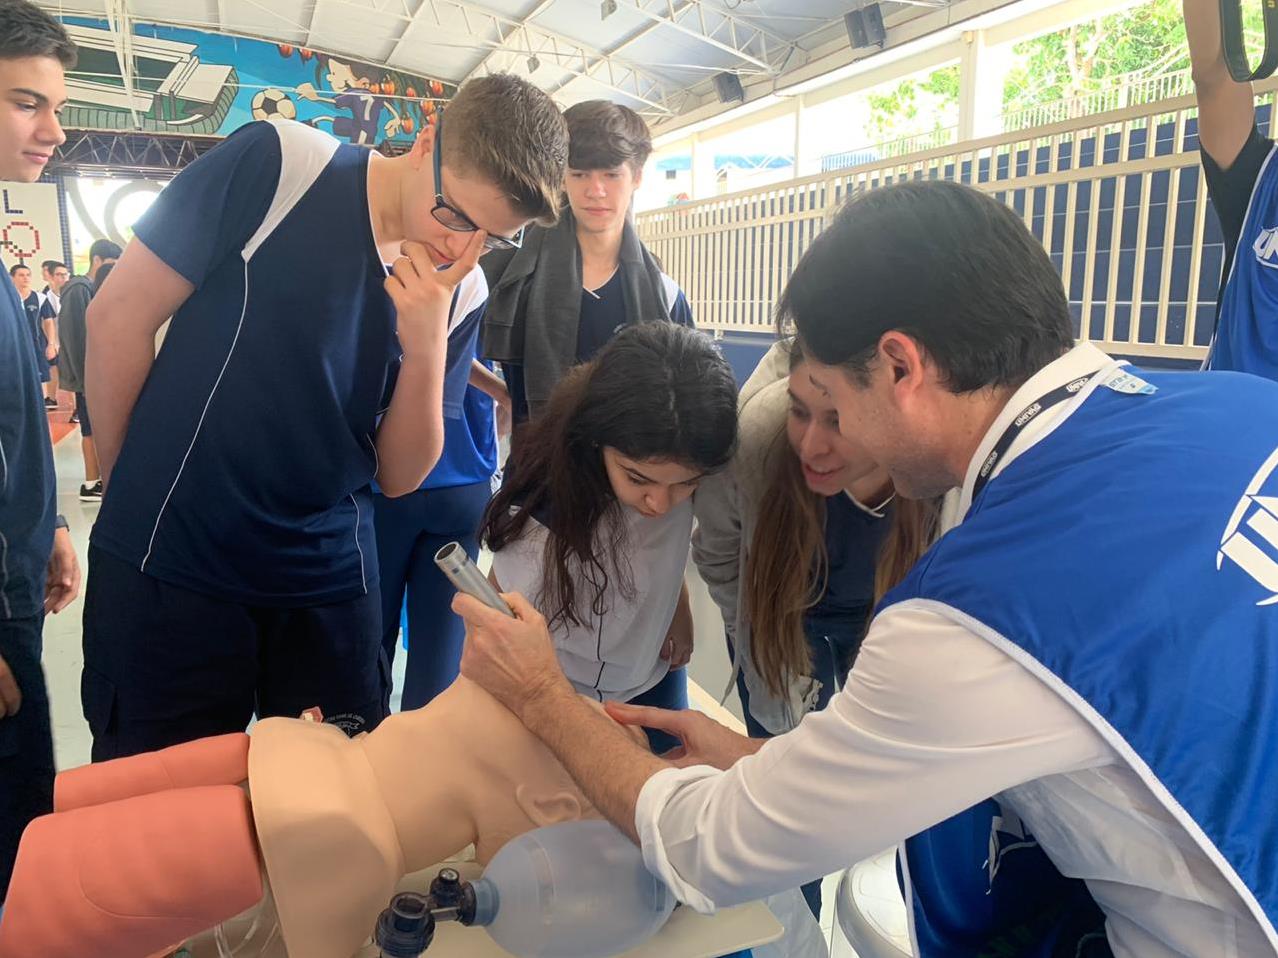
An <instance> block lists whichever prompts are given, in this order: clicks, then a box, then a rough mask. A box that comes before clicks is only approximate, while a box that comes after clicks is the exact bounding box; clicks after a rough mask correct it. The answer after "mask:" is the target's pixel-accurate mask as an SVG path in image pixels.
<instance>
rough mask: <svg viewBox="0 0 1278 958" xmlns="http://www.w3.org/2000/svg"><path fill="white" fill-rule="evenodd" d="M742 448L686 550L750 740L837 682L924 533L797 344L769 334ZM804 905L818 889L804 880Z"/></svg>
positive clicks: (928, 533) (919, 515)
mask: <svg viewBox="0 0 1278 958" xmlns="http://www.w3.org/2000/svg"><path fill="white" fill-rule="evenodd" d="M738 414H739V426H738V431H739V439H740V445H739V448H738V451H737V455H736V457H735V458H734V459H733V461H732V464H731V465H730V466H729V468H728V469H726V470H725V471H723V472H722V473H719V474H718V475H715V476H712V477H709V478H707V479H706V480H705V481H704V482H703V483H702V485H701V487H700V488H699V489H698V491H697V494H696V498H695V512H696V517H697V530H696V532H695V533H694V535H693V559H694V561H695V562H696V564H697V568H698V570H699V571H700V573H701V576H702V578H703V579H704V580H705V582H706V584H707V586H708V587H709V589H710V594H711V596H712V597H713V598H714V600H715V602H716V604H717V605H718V606H719V609H720V611H721V612H722V614H723V619H724V623H725V625H726V628H727V632H728V642H729V645H730V647H731V650H732V654H733V661H734V672H733V674H734V677H735V680H736V685H737V689H738V692H739V694H740V696H741V701H742V706H743V709H744V712H745V720H746V725H747V727H748V730H749V732H750V735H751V736H752V737H770V736H773V735H779V734H781V733H783V732H787V731H789V730H790V729H792V728H794V727H795V726H796V725H797V724H798V723H799V721H800V720H801V719H802V718H803V716H804V715H805V714H807V713H808V712H809V711H814V710H817V709H820V708H824V707H825V704H826V703H827V702H828V701H829V700H830V697H831V695H833V693H834V692H835V691H836V690H837V689H838V688H839V687H841V686H842V684H843V680H844V679H845V678H846V676H847V673H848V671H849V669H851V667H852V662H853V660H854V659H855V657H856V653H857V650H858V649H859V648H860V645H861V639H862V638H863V637H864V635H865V629H866V625H867V623H868V622H869V618H870V614H871V612H872V610H873V608H874V604H875V602H877V600H878V599H879V598H881V597H882V595H883V594H884V592H886V591H887V590H888V589H889V588H891V587H892V586H893V585H895V584H896V582H897V581H899V580H900V579H901V578H902V577H903V576H904V575H905V573H906V572H907V571H908V570H909V568H910V567H911V566H912V565H913V564H914V562H915V561H916V560H917V559H918V557H919V556H920V555H922V553H923V552H924V550H925V549H926V548H927V546H928V545H930V544H931V542H932V540H933V539H934V538H935V536H936V530H937V527H938V522H939V508H938V504H937V503H931V502H923V503H919V502H912V501H908V500H904V499H901V500H898V499H896V497H895V494H894V491H893V488H892V483H891V480H890V479H889V477H888V475H887V472H886V470H884V469H882V468H881V467H880V466H879V465H878V464H877V463H875V462H874V461H873V460H871V459H870V458H869V456H868V455H866V453H865V452H864V450H862V449H861V448H859V447H858V446H857V445H856V443H855V442H853V441H851V440H849V439H848V438H847V437H846V436H843V435H842V434H841V433H840V432H839V423H838V415H837V413H836V412H835V410H834V405H833V403H832V402H831V401H830V399H829V398H828V397H827V396H825V395H824V394H823V393H822V392H821V391H820V390H819V389H817V388H816V387H815V386H813V384H812V382H811V380H810V378H809V377H808V375H807V372H806V369H805V366H804V362H803V357H802V355H801V353H800V352H799V350H798V347H797V346H796V345H795V344H793V343H792V342H790V341H784V342H780V343H777V344H776V345H775V346H774V347H773V348H772V349H771V350H770V351H769V352H768V354H767V355H766V356H764V358H763V360H762V361H761V362H760V363H759V365H758V367H757V368H756V369H755V371H754V374H753V375H752V376H751V377H750V379H749V380H747V382H746V384H745V386H744V387H743V388H742V390H741V394H740V398H739V400H738ZM804 895H805V897H806V898H807V899H808V903H809V905H810V906H811V907H812V909H813V912H814V913H819V910H820V897H819V895H820V885H819V883H813V885H811V886H807V887H805V888H804Z"/></svg>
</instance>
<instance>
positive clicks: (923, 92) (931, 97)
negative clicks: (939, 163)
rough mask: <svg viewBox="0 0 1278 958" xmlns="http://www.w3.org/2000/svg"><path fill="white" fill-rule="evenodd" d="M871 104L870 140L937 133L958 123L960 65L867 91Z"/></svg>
mask: <svg viewBox="0 0 1278 958" xmlns="http://www.w3.org/2000/svg"><path fill="white" fill-rule="evenodd" d="M866 102H867V104H868V105H869V107H870V122H869V125H868V127H867V129H866V135H867V137H868V140H867V142H870V143H885V142H888V141H891V140H899V139H903V138H905V137H907V136H918V135H920V134H924V133H933V132H935V131H937V130H943V129H945V128H946V127H949V126H954V125H955V124H957V123H958V102H959V68H958V64H954V65H953V66H948V67H941V68H940V69H939V70H933V71H932V72H931V73H929V74H928V75H927V76H925V77H923V78H921V79H919V78H915V77H911V78H910V79H906V80H901V81H899V82H898V83H895V84H893V85H891V86H889V87H887V88H886V89H883V88H880V89H879V90H877V91H870V92H869V93H867V94H866Z"/></svg>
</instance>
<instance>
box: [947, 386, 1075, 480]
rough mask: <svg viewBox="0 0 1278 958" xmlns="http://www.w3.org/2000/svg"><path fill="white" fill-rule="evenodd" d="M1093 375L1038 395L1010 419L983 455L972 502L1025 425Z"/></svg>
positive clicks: (1064, 398) (1058, 403) (1070, 395)
mask: <svg viewBox="0 0 1278 958" xmlns="http://www.w3.org/2000/svg"><path fill="white" fill-rule="evenodd" d="M1095 375H1096V373H1088V374H1087V375H1086V376H1082V377H1080V378H1078V379H1075V380H1073V381H1072V382H1068V383H1066V384H1065V385H1064V386H1057V387H1056V388H1055V389H1053V390H1052V391H1051V392H1049V393H1048V394H1047V395H1045V396H1040V397H1039V398H1038V399H1036V400H1034V401H1033V402H1032V403H1030V404H1029V405H1028V406H1026V407H1025V408H1024V409H1023V410H1021V414H1020V415H1019V416H1017V417H1016V418H1015V419H1013V420H1012V424H1011V425H1010V426H1008V427H1007V430H1006V431H1005V432H1004V433H1003V435H1001V436H999V439H998V442H996V443H994V448H993V450H991V451H990V454H989V455H988V456H986V457H985V462H983V463H981V471H980V472H979V473H977V475H976V483H975V484H974V485H973V486H972V501H973V502H975V501H976V497H977V496H979V495H980V494H981V490H982V489H984V488H985V487H986V486H987V485H988V484H989V481H990V477H992V476H993V475H994V467H995V466H997V465H998V464H999V460H1001V459H1002V458H1003V457H1004V456H1006V455H1007V450H1008V449H1010V448H1011V447H1012V443H1014V442H1016V437H1017V436H1019V435H1020V434H1021V433H1022V432H1023V431H1024V430H1025V427H1026V426H1028V425H1029V424H1030V423H1032V422H1033V421H1034V420H1035V419H1037V418H1038V417H1039V416H1040V415H1042V414H1043V413H1044V412H1046V411H1047V410H1049V409H1051V408H1052V407H1053V406H1059V405H1060V404H1061V403H1063V402H1064V401H1065V400H1066V399H1069V398H1071V397H1073V396H1075V395H1077V394H1078V391H1079V390H1080V389H1082V388H1083V387H1084V386H1086V385H1087V384H1088V383H1089V382H1091V381H1092V377H1093V376H1095Z"/></svg>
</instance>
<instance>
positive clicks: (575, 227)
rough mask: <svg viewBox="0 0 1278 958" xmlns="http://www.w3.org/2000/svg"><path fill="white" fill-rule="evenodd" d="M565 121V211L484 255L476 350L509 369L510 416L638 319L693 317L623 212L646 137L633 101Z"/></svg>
mask: <svg viewBox="0 0 1278 958" xmlns="http://www.w3.org/2000/svg"><path fill="white" fill-rule="evenodd" d="M564 119H565V120H567V121H568V135H569V153H568V177H567V179H566V180H565V181H564V193H565V194H566V196H567V199H568V206H569V210H568V211H566V212H565V214H564V215H563V217H561V218H560V221H559V225H558V226H556V227H555V228H554V229H540V230H532V231H530V233H529V236H528V239H527V242H526V243H525V244H524V247H523V249H521V250H517V251H507V252H504V253H500V254H498V255H496V256H491V257H488V258H487V259H486V260H485V261H484V264H483V268H484V273H485V275H487V277H488V285H489V287H490V288H491V290H492V293H491V295H490V298H489V303H488V311H487V314H486V315H485V318H484V333H483V351H484V355H485V356H487V357H488V358H490V359H495V360H499V361H500V362H501V364H502V369H503V370H504V372H505V374H506V382H507V385H508V387H509V391H510V401H511V405H512V409H513V415H514V421H515V422H516V423H519V422H523V421H524V420H525V419H527V418H529V416H530V415H532V416H536V415H537V414H538V413H539V412H540V411H541V410H542V409H543V408H544V407H545V405H546V402H547V401H548V400H549V398H550V394H551V392H552V391H553V390H554V388H555V387H556V386H557V385H558V384H559V381H560V380H561V379H563V377H564V375H565V374H566V373H567V372H568V370H569V369H571V368H572V367H573V366H575V365H576V364H577V363H581V362H586V361H587V360H589V359H590V358H591V357H593V356H594V355H595V353H597V352H598V351H599V350H600V349H601V348H602V347H603V346H604V344H606V343H607V342H608V341H609V340H610V339H611V338H612V337H613V336H614V335H616V334H617V332H618V331H620V330H621V329H624V328H625V327H626V326H630V325H633V324H634V323H639V322H650V321H654V320H655V321H669V322H673V323H677V324H679V325H681V326H691V325H692V311H691V309H689V307H688V300H687V298H686V297H685V296H684V294H683V291H682V290H681V289H679V286H678V285H677V284H676V283H675V281H674V280H672V279H671V278H670V277H669V276H667V275H666V274H665V273H663V272H662V271H661V267H660V265H658V263H657V261H656V260H655V259H654V258H653V256H652V254H651V253H650V252H648V249H647V247H645V246H644V245H643V243H642V242H641V241H640V239H639V235H638V234H637V233H636V232H635V228H634V225H633V223H631V221H630V211H631V205H632V202H633V199H634V194H635V190H637V189H638V188H639V184H640V183H641V182H642V181H643V165H644V163H646V162H647V160H648V156H649V154H651V153H652V139H651V136H650V135H649V133H648V127H647V125H646V124H645V123H644V121H643V119H642V118H641V117H640V116H639V115H638V114H637V113H635V112H634V111H633V110H631V109H629V108H627V107H624V106H620V105H618V104H616V103H611V102H609V101H608V100H588V101H586V102H584V103H578V104H576V105H574V106H572V107H569V108H568V110H567V111H566V112H565V113H564Z"/></svg>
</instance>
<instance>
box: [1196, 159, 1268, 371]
mask: <svg viewBox="0 0 1278 958" xmlns="http://www.w3.org/2000/svg"><path fill="white" fill-rule="evenodd" d="M1205 368H1207V369H1225V370H1236V371H1238V372H1243V373H1255V374H1256V375H1257V376H1264V377H1265V378H1266V379H1278V161H1276V160H1275V159H1274V153H1273V152H1270V154H1269V158H1268V159H1267V160H1266V161H1265V165H1264V166H1262V167H1261V169H1260V175H1259V176H1258V177H1256V186H1255V189H1254V190H1253V191H1252V194H1251V203H1250V205H1249V206H1248V207H1247V218H1246V220H1245V221H1244V222H1243V228H1242V232H1241V233H1239V234H1238V248H1237V249H1236V250H1235V252H1234V263H1233V267H1232V268H1231V270H1230V273H1229V279H1228V281H1227V282H1226V283H1225V292H1224V295H1223V296H1222V297H1221V300H1220V309H1219V312H1218V318H1217V321H1216V337H1215V339H1214V340H1213V342H1212V347H1211V352H1210V353H1209V354H1208V356H1207V363H1206V367H1205Z"/></svg>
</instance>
